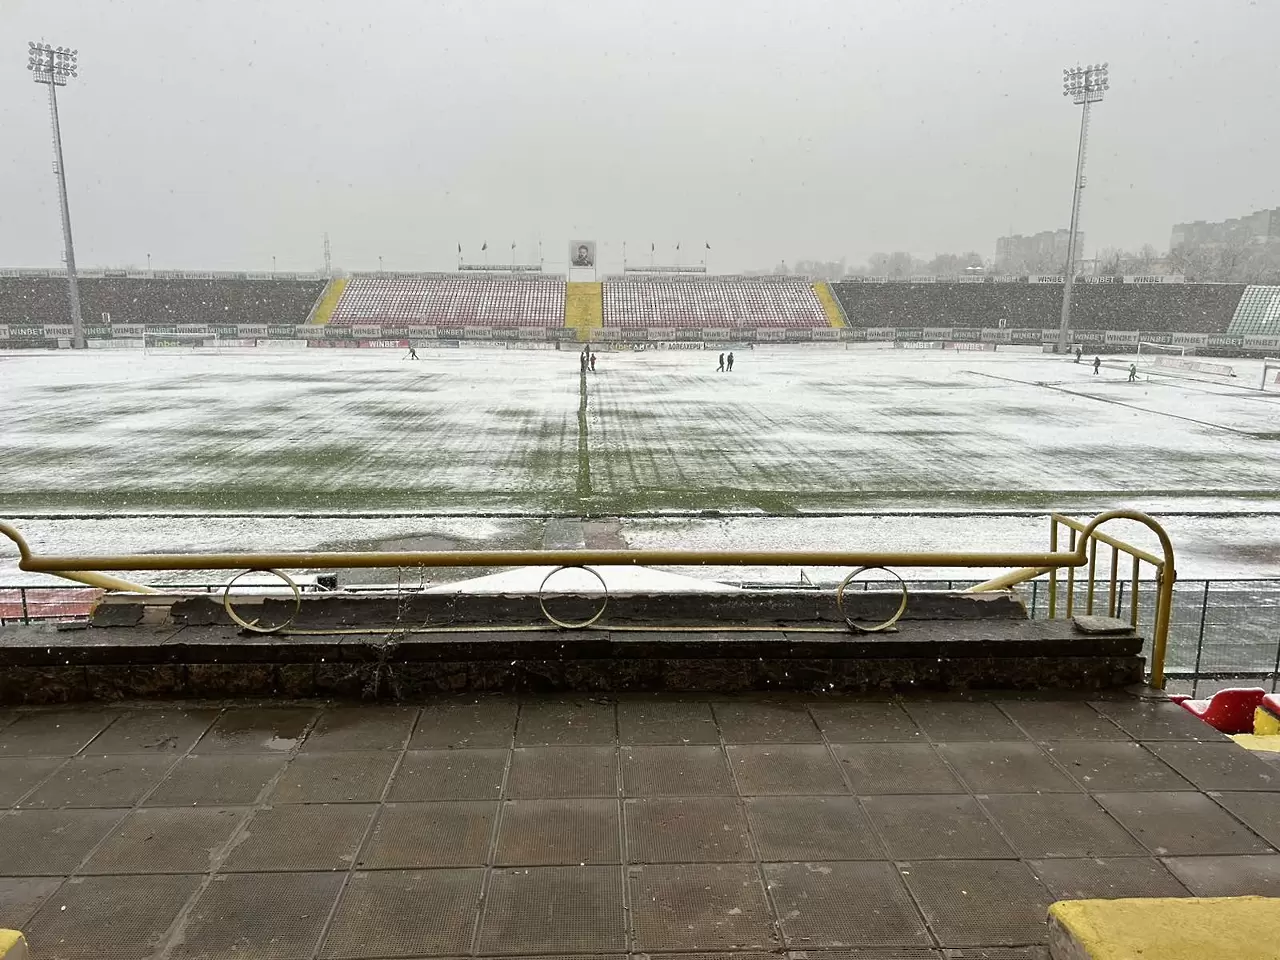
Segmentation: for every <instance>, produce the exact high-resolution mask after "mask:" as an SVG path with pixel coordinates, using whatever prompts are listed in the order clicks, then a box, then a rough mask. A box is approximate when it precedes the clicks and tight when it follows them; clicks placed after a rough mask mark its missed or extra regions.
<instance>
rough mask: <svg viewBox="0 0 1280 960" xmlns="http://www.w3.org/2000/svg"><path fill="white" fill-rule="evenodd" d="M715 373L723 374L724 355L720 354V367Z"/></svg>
mask: <svg viewBox="0 0 1280 960" xmlns="http://www.w3.org/2000/svg"><path fill="white" fill-rule="evenodd" d="M716 373H724V354H723V353H722V354H720V366H718V367H716Z"/></svg>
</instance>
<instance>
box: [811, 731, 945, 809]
mask: <svg viewBox="0 0 1280 960" xmlns="http://www.w3.org/2000/svg"><path fill="white" fill-rule="evenodd" d="M834 750H835V754H836V756H837V757H838V758H839V760H840V767H841V769H843V771H844V774H845V776H846V777H848V778H849V783H850V784H851V785H852V786H853V792H854V793H856V794H858V795H860V796H868V795H878V794H907V793H964V792H965V789H964V786H963V785H962V784H961V783H960V781H959V780H957V779H956V777H955V774H953V773H952V772H951V769H950V768H949V767H948V766H947V765H946V764H945V763H943V762H942V758H941V757H940V756H938V753H937V751H936V750H935V749H934V747H933V746H931V745H930V744H927V743H861V744H843V743H842V744H837V745H836V746H835V747H834Z"/></svg>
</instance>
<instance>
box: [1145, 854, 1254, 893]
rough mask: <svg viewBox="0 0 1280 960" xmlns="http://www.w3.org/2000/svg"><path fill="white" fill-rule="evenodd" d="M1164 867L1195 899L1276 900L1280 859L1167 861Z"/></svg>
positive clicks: (1216, 858) (1181, 858) (1209, 858)
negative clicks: (1257, 898)
mask: <svg viewBox="0 0 1280 960" xmlns="http://www.w3.org/2000/svg"><path fill="white" fill-rule="evenodd" d="M1165 866H1167V867H1168V868H1169V869H1170V870H1172V871H1173V873H1174V875H1175V876H1177V878H1178V879H1179V880H1181V881H1182V882H1183V883H1184V884H1185V885H1186V887H1187V889H1188V890H1190V891H1191V892H1192V893H1194V894H1195V895H1196V896H1197V897H1248V896H1258V897H1277V896H1280V856H1276V855H1269V856H1245V857H1170V858H1168V859H1166V860H1165Z"/></svg>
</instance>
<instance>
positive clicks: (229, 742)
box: [192, 707, 317, 756]
mask: <svg viewBox="0 0 1280 960" xmlns="http://www.w3.org/2000/svg"><path fill="white" fill-rule="evenodd" d="M316 713H317V711H316V710H315V708H314V707H229V708H228V709H227V710H226V711H225V712H224V713H223V714H222V716H220V717H218V719H217V721H216V722H215V723H214V724H213V726H212V727H210V728H209V731H208V732H207V733H206V734H205V735H204V736H203V737H201V738H200V740H199V742H198V743H197V744H196V745H195V747H194V748H193V749H192V752H193V753H195V754H198V755H200V756H204V755H207V754H215V753H266V754H275V755H277V756H278V755H281V754H287V753H289V752H290V751H292V750H293V749H294V747H296V746H297V745H298V744H299V743H301V742H302V738H303V736H304V735H305V734H306V731H307V728H308V727H309V726H310V725H311V723H312V721H313V720H315V718H316Z"/></svg>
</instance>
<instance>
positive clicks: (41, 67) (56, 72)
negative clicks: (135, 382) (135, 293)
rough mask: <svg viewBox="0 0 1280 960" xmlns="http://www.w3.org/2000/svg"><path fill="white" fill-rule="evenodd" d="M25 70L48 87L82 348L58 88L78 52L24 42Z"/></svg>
mask: <svg viewBox="0 0 1280 960" xmlns="http://www.w3.org/2000/svg"><path fill="white" fill-rule="evenodd" d="M27 48H28V49H27V69H28V70H30V71H31V79H32V80H34V81H35V82H36V83H43V84H45V85H46V86H47V87H48V88H49V116H50V118H51V119H52V120H53V172H54V173H55V174H56V175H57V177H58V199H59V200H60V201H61V202H62V241H63V244H64V246H65V248H66V254H65V256H66V261H67V298H68V299H69V300H70V301H71V329H72V344H73V345H74V346H75V347H77V348H80V349H83V347H84V321H83V320H82V319H81V317H80V287H79V285H78V284H77V283H76V254H75V245H74V244H73V243H72V242H71V209H70V208H69V207H68V206H67V178H66V174H65V173H64V171H63V164H62V128H61V127H60V126H59V124H58V88H59V87H63V86H66V83H67V78H68V77H74V76H76V71H77V69H78V65H77V64H76V57H77V56H78V55H79V51H77V50H72V49H71V48H70V47H51V46H50V45H49V44H47V43H43V42H41V43H36V42H35V41H29V42H28V43H27Z"/></svg>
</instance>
